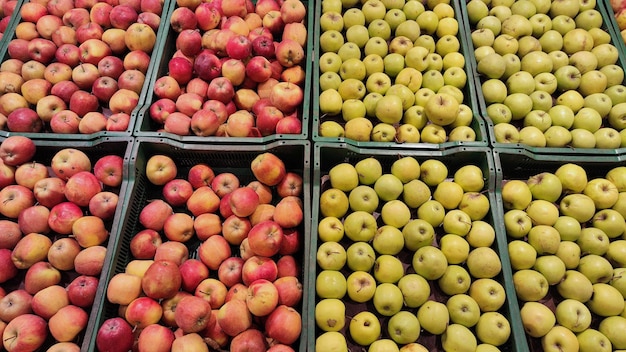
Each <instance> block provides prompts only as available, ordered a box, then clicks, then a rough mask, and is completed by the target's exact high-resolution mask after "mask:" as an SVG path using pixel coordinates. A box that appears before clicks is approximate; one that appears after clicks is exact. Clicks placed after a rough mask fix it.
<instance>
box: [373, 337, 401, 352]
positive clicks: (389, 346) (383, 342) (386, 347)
mask: <svg viewBox="0 0 626 352" xmlns="http://www.w3.org/2000/svg"><path fill="white" fill-rule="evenodd" d="M367 352H400V347H399V346H398V344H397V343H396V342H395V341H394V340H392V339H380V340H376V341H374V342H372V344H371V345H370V346H369V348H368V349H367Z"/></svg>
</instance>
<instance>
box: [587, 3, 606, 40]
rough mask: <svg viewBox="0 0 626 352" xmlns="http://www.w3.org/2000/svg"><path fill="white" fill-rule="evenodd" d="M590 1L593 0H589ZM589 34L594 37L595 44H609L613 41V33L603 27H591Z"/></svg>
mask: <svg viewBox="0 0 626 352" xmlns="http://www.w3.org/2000/svg"><path fill="white" fill-rule="evenodd" d="M589 2H590V3H591V2H592V1H589ZM589 34H591V36H592V37H593V44H594V45H600V44H608V43H610V42H611V35H610V34H609V33H608V32H606V31H605V30H604V29H602V28H591V29H589Z"/></svg>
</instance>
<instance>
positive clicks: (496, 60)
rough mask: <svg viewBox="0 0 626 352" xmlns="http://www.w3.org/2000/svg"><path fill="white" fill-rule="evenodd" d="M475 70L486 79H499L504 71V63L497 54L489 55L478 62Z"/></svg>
mask: <svg viewBox="0 0 626 352" xmlns="http://www.w3.org/2000/svg"><path fill="white" fill-rule="evenodd" d="M494 44H495V43H494ZM476 69H477V71H478V73H480V74H483V75H485V76H486V77H488V78H500V77H502V75H503V74H504V71H505V70H506V62H505V61H504V58H503V57H502V55H500V54H499V53H491V54H488V55H486V56H485V57H483V58H482V59H480V61H478V65H477V66H476Z"/></svg>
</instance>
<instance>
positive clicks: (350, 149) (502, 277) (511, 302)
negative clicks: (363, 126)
mask: <svg viewBox="0 0 626 352" xmlns="http://www.w3.org/2000/svg"><path fill="white" fill-rule="evenodd" d="M405 156H412V157H414V158H415V159H417V160H418V161H419V162H420V164H421V163H422V162H423V161H425V160H428V159H436V160H439V161H442V162H443V163H444V164H445V165H446V166H447V167H448V177H450V178H451V177H452V175H453V174H454V172H456V170H458V169H459V168H461V167H462V166H465V165H476V166H478V167H480V168H481V170H482V171H483V175H484V178H485V186H484V192H487V193H488V198H489V202H490V206H491V209H490V211H489V213H488V214H487V216H485V218H484V219H483V220H484V221H486V222H488V223H490V224H491V225H492V226H493V227H494V229H495V230H496V238H495V241H494V243H493V245H492V246H491V248H492V249H494V250H495V251H496V252H497V253H498V254H499V256H500V259H501V261H502V271H501V272H500V274H498V275H497V276H496V277H495V278H494V280H496V281H498V282H500V283H501V284H502V285H503V286H504V289H505V292H506V295H507V299H506V301H505V303H504V305H503V306H502V307H501V308H500V310H499V312H500V313H501V314H503V315H504V316H506V317H507V318H508V320H509V322H510V325H511V336H510V337H509V340H508V341H507V342H506V343H505V344H504V345H502V346H500V350H501V351H515V352H522V351H527V350H528V348H527V345H526V340H525V337H524V329H523V327H522V325H521V318H520V315H519V307H518V304H517V300H516V299H512V298H514V297H515V289H514V287H513V283H512V280H511V277H512V276H511V275H512V273H511V268H510V265H509V259H508V252H507V247H506V239H505V237H504V233H502V232H501V231H500V230H499V226H498V224H499V223H501V222H502V216H501V214H499V213H498V212H497V211H496V198H495V193H494V186H495V182H496V181H495V180H496V167H495V164H494V161H493V158H492V153H491V150H490V149H489V148H487V147H484V148H466V147H456V148H449V149H445V150H438V151H426V150H408V149H384V150H383V149H374V148H358V147H356V146H353V145H350V144H346V143H315V146H314V172H313V206H312V209H313V224H312V233H311V256H312V259H311V263H312V264H311V266H310V267H308V270H309V273H308V278H309V280H310V281H309V283H308V285H309V287H310V290H311V294H310V295H309V302H308V303H307V305H308V309H309V313H308V314H309V316H310V317H311V320H312V322H311V323H310V325H309V330H308V331H307V334H308V340H309V341H308V351H315V339H316V338H317V337H318V336H319V335H320V334H321V330H320V329H319V328H318V327H317V326H316V324H315V321H314V320H313V317H314V316H315V305H316V303H317V302H318V301H319V299H318V298H317V295H316V294H315V293H314V289H315V278H316V277H317V272H318V271H319V267H318V266H317V265H315V263H314V259H313V255H314V253H315V252H316V251H317V248H318V246H319V243H318V238H317V235H318V230H317V224H318V223H319V221H320V220H321V218H322V216H321V213H320V211H319V206H320V203H319V198H320V195H321V194H322V192H323V191H324V190H326V189H328V188H329V187H330V184H329V181H328V177H327V175H328V172H329V171H330V169H331V168H332V167H333V166H335V165H337V164H339V163H343V162H348V163H351V164H353V165H354V164H355V163H357V162H358V161H359V160H362V159H365V158H368V157H375V158H376V159H377V160H378V161H380V163H381V165H382V168H383V173H387V172H389V169H390V167H391V164H392V163H393V162H394V161H395V160H397V159H399V158H400V157H405ZM381 205H382V204H381ZM414 215H415V214H414V213H413V216H412V218H415V217H414ZM435 233H436V236H435V239H436V240H437V239H438V238H440V237H441V236H442V235H443V230H442V229H441V228H436V229H435ZM406 252H408V253H406ZM398 257H399V258H400V259H401V260H403V261H404V262H405V263H406V262H407V259H408V261H409V262H410V260H411V259H410V258H412V253H411V252H410V251H408V250H406V249H404V250H403V251H401V252H400V253H399V254H398ZM409 266H410V264H409ZM405 268H406V265H405ZM344 270H345V269H344ZM411 272H412V271H411ZM344 274H345V273H344ZM436 286H437V285H436V283H434V284H433V283H431V296H430V299H434V300H437V301H440V302H444V303H445V301H446V300H447V298H448V296H447V295H445V294H444V293H443V292H441V291H440V290H439V289H438V288H437V287H436ZM342 300H343V301H344V303H345V305H346V322H347V321H348V318H349V316H352V315H354V314H356V313H357V312H359V311H362V310H369V311H371V312H375V309H374V307H373V306H372V304H371V302H370V303H362V304H361V303H355V302H353V301H351V300H350V299H349V298H347V297H344V298H343V299H342ZM405 310H406V309H405ZM409 311H411V312H415V311H416V309H409ZM379 317H380V319H381V328H382V331H383V336H386V332H385V327H386V325H385V322H386V320H387V317H381V316H379ZM340 332H341V333H342V334H343V335H344V336H346V340H347V341H348V348H350V349H352V350H353V351H354V350H357V349H361V348H362V347H360V346H358V345H356V344H354V343H353V342H352V341H351V339H350V337H349V332H348V330H347V324H346V327H344V328H343V329H342V330H341V331H340ZM417 342H418V343H421V344H423V345H424V346H425V347H427V348H428V349H429V350H430V351H435V350H439V351H441V350H442V347H441V343H440V341H439V339H438V338H437V337H436V336H434V335H431V334H429V333H427V332H425V331H423V330H422V332H421V334H420V337H419V339H418V340H417Z"/></svg>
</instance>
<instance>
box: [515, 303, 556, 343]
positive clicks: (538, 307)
mask: <svg viewBox="0 0 626 352" xmlns="http://www.w3.org/2000/svg"><path fill="white" fill-rule="evenodd" d="M520 316H521V318H522V325H523V326H524V331H525V332H526V334H528V335H529V336H531V337H535V338H539V337H543V336H544V335H545V334H547V333H548V332H549V331H550V329H552V327H553V326H554V324H555V323H556V317H555V315H554V312H552V311H551V310H550V308H548V307H547V306H546V305H544V304H542V303H539V302H525V303H524V305H523V306H522V307H521V309H520Z"/></svg>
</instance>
